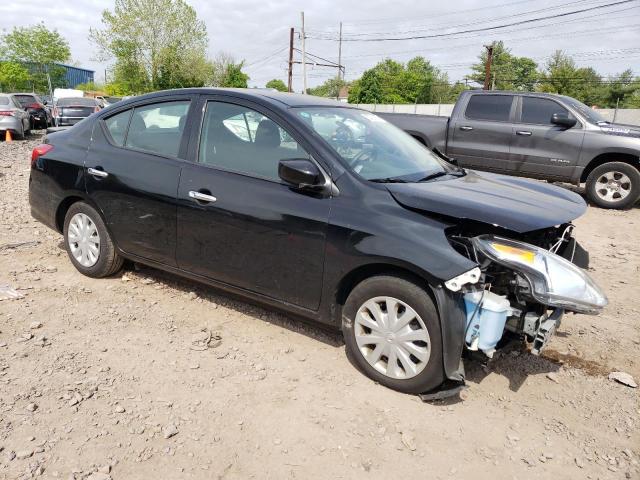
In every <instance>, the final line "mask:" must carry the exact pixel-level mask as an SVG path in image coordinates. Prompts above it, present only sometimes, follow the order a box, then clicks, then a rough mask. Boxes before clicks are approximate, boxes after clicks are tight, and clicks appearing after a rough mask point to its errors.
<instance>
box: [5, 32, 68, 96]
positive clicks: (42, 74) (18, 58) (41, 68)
mask: <svg viewBox="0 0 640 480" xmlns="http://www.w3.org/2000/svg"><path fill="white" fill-rule="evenodd" d="M0 44H1V45H0V48H2V51H3V52H5V55H6V58H7V60H9V61H10V62H13V63H18V64H22V65H23V66H24V67H25V68H26V69H27V70H28V72H29V82H30V83H31V85H32V87H33V88H34V89H35V90H37V91H47V89H48V81H47V73H48V74H49V76H50V78H51V83H52V85H53V87H66V85H65V81H64V73H65V71H64V68H62V67H60V66H57V65H55V63H64V62H68V61H69V60H70V59H71V50H70V49H69V43H68V42H67V41H66V40H65V38H64V37H63V36H62V35H60V34H59V33H58V32H57V31H56V30H49V29H48V28H47V27H46V26H45V25H44V24H43V23H39V24H37V25H32V26H29V27H14V28H13V30H12V31H11V32H10V33H7V34H6V35H4V36H3V37H2V40H1V42H0Z"/></svg>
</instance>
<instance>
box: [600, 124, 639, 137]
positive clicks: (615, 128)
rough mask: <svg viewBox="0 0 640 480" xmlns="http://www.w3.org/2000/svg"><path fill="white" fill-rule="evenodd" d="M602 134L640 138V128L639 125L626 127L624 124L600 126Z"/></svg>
mask: <svg viewBox="0 0 640 480" xmlns="http://www.w3.org/2000/svg"><path fill="white" fill-rule="evenodd" d="M600 130H601V131H602V133H605V134H607V135H615V136H617V137H631V138H640V127H638V126H637V125H625V124H623V123H607V124H606V125H600Z"/></svg>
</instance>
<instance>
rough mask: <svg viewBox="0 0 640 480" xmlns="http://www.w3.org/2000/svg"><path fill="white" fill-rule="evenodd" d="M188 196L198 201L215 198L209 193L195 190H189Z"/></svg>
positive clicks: (207, 201) (209, 200)
mask: <svg viewBox="0 0 640 480" xmlns="http://www.w3.org/2000/svg"><path fill="white" fill-rule="evenodd" d="M189 198H193V199H194V200H196V201H198V202H205V203H211V202H215V201H216V200H217V198H216V197H214V196H213V195H209V194H207V193H202V192H196V191H194V190H191V191H190V192H189Z"/></svg>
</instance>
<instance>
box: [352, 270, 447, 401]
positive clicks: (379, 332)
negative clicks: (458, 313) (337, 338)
mask: <svg viewBox="0 0 640 480" xmlns="http://www.w3.org/2000/svg"><path fill="white" fill-rule="evenodd" d="M342 329H343V333H344V339H345V345H346V348H347V353H348V355H349V356H350V357H351V358H352V359H353V361H354V362H355V363H356V365H357V366H358V367H359V368H360V369H361V370H362V371H363V372H364V373H365V374H366V375H367V376H369V377H370V378H371V379H373V380H375V381H377V382H378V383H380V384H382V385H384V386H386V387H389V388H391V389H393V390H397V391H400V392H404V393H413V394H418V393H424V392H427V391H429V390H433V389H434V388H436V387H438V386H439V385H440V384H441V383H442V382H443V380H444V371H443V359H442V335H441V331H440V320H439V316H438V312H437V309H436V307H435V305H434V303H433V301H432V300H431V297H430V296H429V294H428V293H427V292H426V291H425V290H424V289H423V288H421V287H419V286H418V285H416V284H415V283H413V282H411V281H409V280H405V279H404V278H400V277H395V276H376V277H371V278H368V279H366V280H364V281H363V282H361V283H360V284H358V285H357V286H356V287H355V288H354V289H353V291H352V292H351V294H350V295H349V297H348V298H347V301H346V302H345V305H344V310H343V319H342Z"/></svg>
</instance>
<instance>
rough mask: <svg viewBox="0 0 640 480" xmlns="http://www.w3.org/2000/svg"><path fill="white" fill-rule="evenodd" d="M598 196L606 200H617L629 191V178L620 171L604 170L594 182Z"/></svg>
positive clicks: (623, 197) (624, 196) (625, 195)
mask: <svg viewBox="0 0 640 480" xmlns="http://www.w3.org/2000/svg"><path fill="white" fill-rule="evenodd" d="M596 193H597V195H598V197H600V198H601V199H603V200H606V201H608V202H618V201H620V200H623V199H625V198H626V197H627V196H628V195H629V193H631V179H629V177H628V176H627V175H625V174H624V173H622V172H617V171H613V172H606V173H604V174H602V175H601V176H600V177H599V178H598V181H597V182H596Z"/></svg>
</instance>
